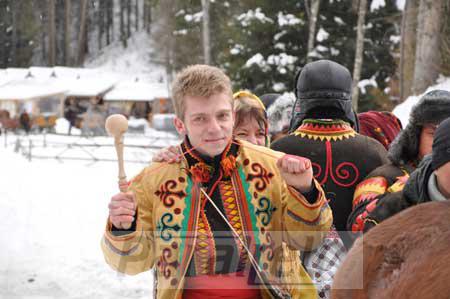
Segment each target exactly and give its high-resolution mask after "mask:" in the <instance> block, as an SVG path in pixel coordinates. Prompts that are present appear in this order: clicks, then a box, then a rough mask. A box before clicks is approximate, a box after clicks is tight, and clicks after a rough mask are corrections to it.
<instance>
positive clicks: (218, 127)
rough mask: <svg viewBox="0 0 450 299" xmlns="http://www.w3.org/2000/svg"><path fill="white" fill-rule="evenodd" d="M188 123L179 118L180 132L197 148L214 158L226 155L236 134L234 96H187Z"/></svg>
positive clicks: (185, 118) (178, 126)
mask: <svg viewBox="0 0 450 299" xmlns="http://www.w3.org/2000/svg"><path fill="white" fill-rule="evenodd" d="M185 108H186V109H185V112H184V121H182V120H180V119H178V118H176V119H175V127H176V128H177V131H178V133H180V134H182V135H184V134H187V136H188V137H189V141H190V142H191V145H192V147H193V148H194V149H196V150H197V151H198V152H199V153H201V154H204V155H207V156H210V157H214V156H217V155H219V154H221V153H222V152H223V150H224V149H225V147H226V146H227V144H228V143H229V142H230V140H231V137H232V132H233V125H234V115H233V111H232V106H231V99H230V96H229V95H228V94H226V93H217V94H214V95H212V96H210V97H209V98H204V97H198V96H187V97H186V98H185Z"/></svg>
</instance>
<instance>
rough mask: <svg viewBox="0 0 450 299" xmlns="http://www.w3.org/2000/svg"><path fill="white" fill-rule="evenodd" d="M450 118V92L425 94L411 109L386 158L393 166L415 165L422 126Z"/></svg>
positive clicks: (440, 91)
mask: <svg viewBox="0 0 450 299" xmlns="http://www.w3.org/2000/svg"><path fill="white" fill-rule="evenodd" d="M449 116H450V92H448V91H446V90H433V91H430V92H428V93H426V94H425V95H424V96H422V98H421V99H420V100H419V102H418V103H417V104H416V105H415V106H414V107H413V108H412V110H411V114H410V116H409V123H408V125H407V126H406V128H405V129H404V130H403V131H402V132H400V134H398V136H397V138H396V139H395V140H394V141H393V142H392V144H391V146H390V148H389V153H388V158H389V159H390V160H391V161H392V163H393V164H395V165H404V164H408V163H411V162H413V163H415V164H417V162H419V161H418V154H419V144H420V133H421V132H422V128H423V125H424V124H436V125H437V124H439V123H440V122H441V121H442V120H444V119H445V118H447V117H449Z"/></svg>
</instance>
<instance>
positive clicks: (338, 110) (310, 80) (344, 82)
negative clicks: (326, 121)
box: [290, 60, 358, 132]
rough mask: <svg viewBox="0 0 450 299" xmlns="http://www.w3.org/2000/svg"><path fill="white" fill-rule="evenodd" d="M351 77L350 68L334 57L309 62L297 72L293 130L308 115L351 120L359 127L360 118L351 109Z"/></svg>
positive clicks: (354, 125)
mask: <svg viewBox="0 0 450 299" xmlns="http://www.w3.org/2000/svg"><path fill="white" fill-rule="evenodd" d="M351 92H352V76H351V74H350V72H349V70H348V69H347V68H346V67H344V66H342V65H340V64H339V63H336V62H334V61H331V60H318V61H314V62H310V63H308V64H306V65H305V66H304V67H303V69H302V70H301V71H300V72H299V73H298V74H297V77H296V85H295V95H296V97H297V100H296V103H295V105H294V109H293V117H292V120H291V126H290V131H291V132H292V131H294V130H295V129H297V127H298V126H299V125H300V124H301V122H302V121H303V120H304V119H305V118H308V117H309V118H337V119H342V120H345V121H348V122H349V123H350V124H351V125H352V127H353V128H355V129H356V130H358V119H357V116H356V113H354V111H353V109H352V101H351Z"/></svg>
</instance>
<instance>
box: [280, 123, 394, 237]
mask: <svg viewBox="0 0 450 299" xmlns="http://www.w3.org/2000/svg"><path fill="white" fill-rule="evenodd" d="M272 148H273V149H274V150H277V151H281V152H284V153H287V154H292V155H298V156H303V157H307V158H309V159H310V160H311V161H312V164H313V169H314V177H315V178H316V180H318V181H319V182H320V184H321V185H322V187H323V188H324V190H325V192H326V197H327V200H328V201H329V204H330V206H331V209H332V211H333V219H334V225H335V227H336V229H337V231H338V232H339V233H340V236H341V238H342V240H343V241H344V243H345V244H346V246H349V245H350V243H351V240H349V236H348V235H347V234H346V233H345V230H346V223H347V218H348V216H349V214H350V212H351V211H352V198H353V193H354V190H355V187H356V186H357V185H358V184H359V183H360V182H361V181H362V180H363V179H364V178H365V177H366V176H367V175H368V174H369V173H370V172H371V171H372V170H374V169H375V168H377V167H378V166H380V165H383V164H385V163H387V162H388V159H387V156H386V155H387V152H386V149H385V148H384V147H383V145H381V144H380V143H379V142H378V141H376V140H374V139H372V138H369V137H367V136H362V135H359V134H358V133H357V132H356V131H355V130H354V129H353V128H352V127H351V126H350V124H349V123H347V122H344V121H341V120H333V121H326V120H313V119H306V120H304V121H303V123H302V125H301V126H300V127H299V128H298V129H297V130H296V131H294V132H293V133H292V134H291V135H289V136H286V137H284V138H281V139H279V140H277V141H276V142H274V143H273V144H272Z"/></svg>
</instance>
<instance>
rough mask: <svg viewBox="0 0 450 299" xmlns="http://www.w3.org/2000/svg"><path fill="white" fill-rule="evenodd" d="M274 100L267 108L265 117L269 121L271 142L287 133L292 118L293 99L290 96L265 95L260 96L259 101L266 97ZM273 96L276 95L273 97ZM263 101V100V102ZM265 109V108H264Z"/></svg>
mask: <svg viewBox="0 0 450 299" xmlns="http://www.w3.org/2000/svg"><path fill="white" fill-rule="evenodd" d="M269 95H270V96H272V97H273V98H274V100H273V102H272V103H271V104H270V106H269V107H268V108H267V117H268V119H269V133H270V136H271V140H272V141H275V140H277V139H280V138H281V137H284V136H286V135H287V133H288V131H289V123H290V121H291V116H292V108H293V107H294V102H295V97H294V96H292V94H288V93H286V94H283V95H281V94H274V93H271V94H267V95H262V96H261V99H262V100H263V99H265V98H267V96H269ZM274 95H277V97H275V96H274ZM263 101H264V100H263ZM266 107H267V106H266Z"/></svg>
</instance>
